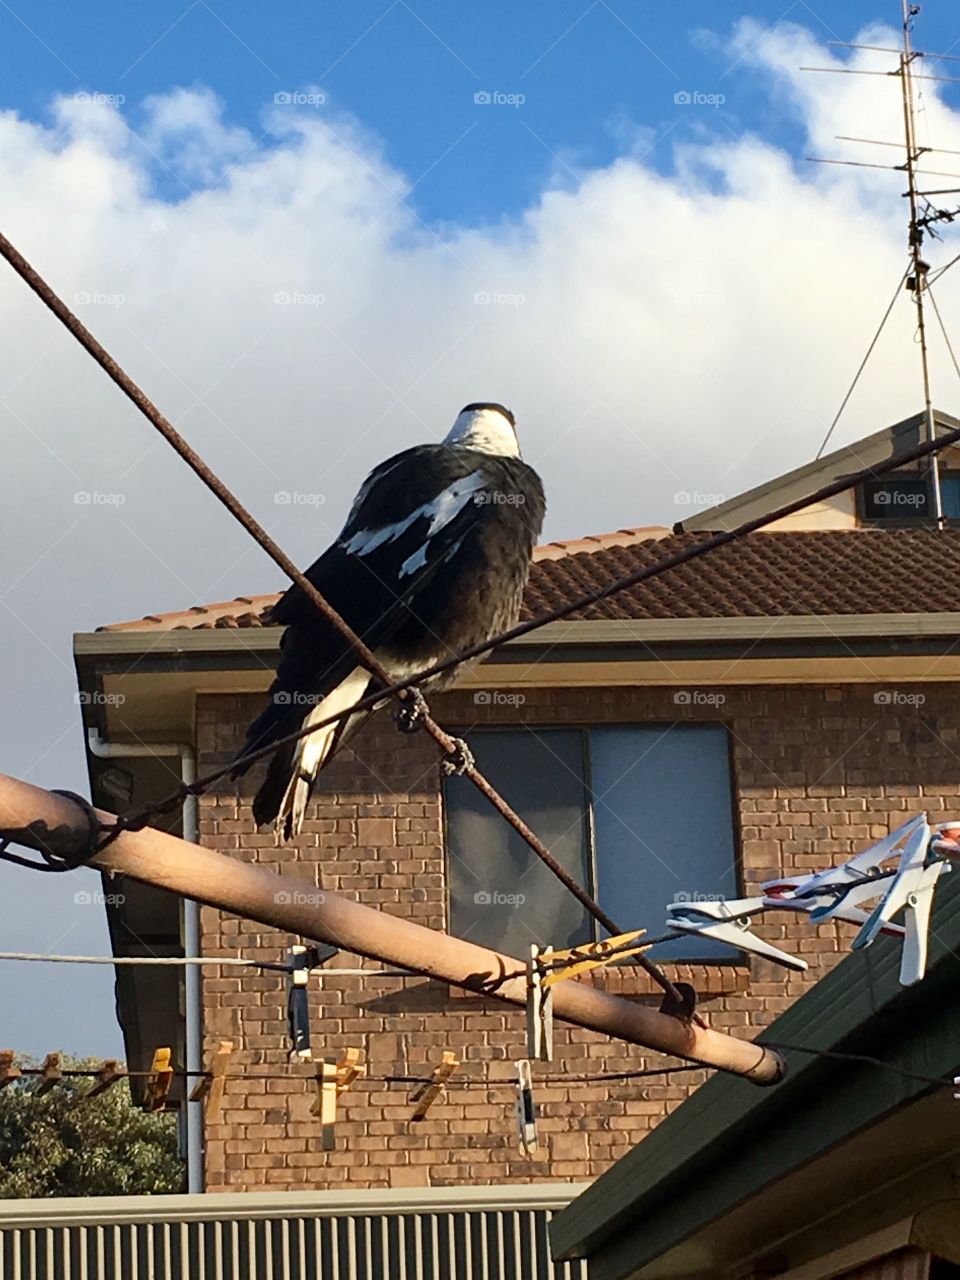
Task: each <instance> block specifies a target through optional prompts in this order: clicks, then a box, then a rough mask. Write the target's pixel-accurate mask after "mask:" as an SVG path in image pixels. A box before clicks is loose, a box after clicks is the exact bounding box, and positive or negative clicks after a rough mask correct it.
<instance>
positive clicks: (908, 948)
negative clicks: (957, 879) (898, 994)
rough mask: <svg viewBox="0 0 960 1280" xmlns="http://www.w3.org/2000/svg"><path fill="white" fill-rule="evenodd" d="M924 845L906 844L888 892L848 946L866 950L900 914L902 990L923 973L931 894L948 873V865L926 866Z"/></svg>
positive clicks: (919, 841) (915, 841)
mask: <svg viewBox="0 0 960 1280" xmlns="http://www.w3.org/2000/svg"><path fill="white" fill-rule="evenodd" d="M918 836H919V833H918ZM928 845H929V840H924V839H920V838H915V839H912V840H910V841H908V842H907V844H906V845H905V846H904V850H903V853H902V855H901V859H900V866H899V868H898V869H897V872H896V874H895V875H894V876H893V878H892V881H891V884H890V887H889V889H888V890H887V892H886V893H885V894H884V896H883V897H882V898H881V900H880V901H879V902H878V903H877V905H876V906H875V907H874V909H873V911H872V912H871V914H870V917H869V919H868V920H867V922H866V924H864V926H863V928H862V929H861V930H860V932H859V933H858V934H857V936H856V937H855V938H854V940H853V943H852V944H851V945H852V947H853V950H854V951H859V950H861V949H862V948H863V947H869V946H870V944H871V943H872V942H873V940H874V939H875V938H876V936H877V934H878V933H879V932H880V931H881V929H882V928H883V927H884V926H885V925H886V924H887V923H888V922H889V920H890V918H891V917H892V916H894V915H896V914H897V912H898V911H900V910H904V922H905V928H906V933H905V935H904V939H903V954H902V957H901V960H900V983H901V985H902V986H904V987H911V986H913V984H914V983H916V982H919V981H920V979H921V978H922V977H923V976H924V974H925V973H926V970H927V944H928V940H929V934H930V916H931V913H932V911H933V894H934V890H935V888H936V886H937V881H938V880H939V879H940V876H941V875H942V874H943V872H944V871H949V870H951V869H952V868H951V866H950V863H948V862H941V861H937V862H928V861H927V850H928Z"/></svg>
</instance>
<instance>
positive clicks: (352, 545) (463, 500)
mask: <svg viewBox="0 0 960 1280" xmlns="http://www.w3.org/2000/svg"><path fill="white" fill-rule="evenodd" d="M485 486H486V481H485V480H484V477H483V473H482V472H481V471H473V472H471V473H470V475H468V476H464V477H463V478H462V479H460V480H455V481H454V482H453V484H451V485H448V486H447V488H446V489H443V490H441V492H440V493H438V494H437V496H436V497H435V498H433V499H432V500H431V501H430V502H425V503H424V504H423V505H422V506H420V507H417V508H416V510H414V511H411V512H410V514H409V515H408V516H406V517H405V518H404V519H403V520H398V521H397V522H396V523H395V524H387V525H383V527H382V528H380V529H359V530H358V531H357V532H356V533H355V534H353V535H352V536H351V537H350V538H348V539H347V540H346V542H341V543H340V546H341V547H343V549H344V551H346V552H348V553H349V554H350V555H356V556H367V555H369V554H370V553H371V552H372V551H376V550H377V548H378V547H382V546H383V545H384V543H387V542H394V541H396V539H397V538H400V537H402V536H403V534H405V533H406V531H407V530H408V529H409V528H410V526H411V525H412V524H414V523H415V522H416V521H417V520H419V519H420V518H421V517H423V518H424V519H429V521H430V524H429V525H428V527H427V539H428V540H429V539H430V538H432V537H434V536H435V535H436V534H438V533H439V532H440V530H441V529H444V528H446V526H447V525H448V524H449V523H450V522H451V520H454V519H456V517H457V516H458V515H459V514H460V512H461V511H462V510H463V508H464V507H465V506H466V505H467V503H468V502H472V501H473V498H474V495H475V494H477V493H479V492H480V491H481V490H482V489H483V488H485ZM426 562H427V543H426V542H425V543H424V544H423V546H422V547H420V548H419V549H418V550H417V551H415V552H414V553H413V554H412V555H410V556H408V557H407V559H406V560H404V562H403V564H402V565H401V566H400V575H399V576H400V577H401V578H402V577H404V576H405V575H406V574H408V573H414V572H415V571H416V570H417V569H422V568H423V566H424V565H425V564H426Z"/></svg>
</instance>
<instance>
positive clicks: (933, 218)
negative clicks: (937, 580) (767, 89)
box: [800, 0, 960, 526]
mask: <svg viewBox="0 0 960 1280" xmlns="http://www.w3.org/2000/svg"><path fill="white" fill-rule="evenodd" d="M900 11H901V30H902V42H901V46H900V48H899V49H892V48H887V47H885V46H883V45H872V44H848V43H846V42H845V41H841V40H831V41H829V43H830V44H831V45H834V46H838V47H840V48H844V49H863V50H870V51H872V52H875V53H895V54H896V55H897V67H896V70H891V71H872V70H865V69H860V68H857V67H801V68H800V70H801V71H816V72H824V73H827V74H833V75H854V76H895V77H898V78H899V80H900V92H901V98H902V102H903V141H902V142H893V141H887V140H885V139H880V138H857V137H850V136H849V135H846V134H837V140H838V141H840V142H856V143H862V144H865V145H868V146H875V147H902V148H904V151H905V159H904V161H903V163H902V164H892V165H887V164H874V163H871V162H868V161H862V160H838V159H828V158H826V157H821V156H808V157H807V159H808V160H811V161H812V162H813V163H814V164H841V165H850V166H853V167H855V168H860V169H889V170H891V171H892V172H894V173H903V174H904V175H905V176H906V179H907V189H906V191H904V192H903V193H902V194H903V196H904V198H905V199H906V200H907V201H908V205H909V211H910V223H909V231H908V237H907V246H908V249H909V255H910V261H909V266H908V267H907V270H906V272H905V275H904V283H905V285H906V288H907V289H908V290H909V291H910V293H911V295H912V297H913V301H914V305H915V306H916V309H917V341H918V344H919V347H920V368H921V373H922V377H923V402H924V423H925V428H926V436H927V439H928V440H929V441H930V442H931V443H932V442H933V441H934V440H935V439H936V423H935V420H934V415H933V401H932V399H931V394H930V358H929V356H930V353H929V347H928V342H927V312H926V300H927V298H928V297H929V299H930V303H931V305H932V307H933V311H934V314H935V315H936V318H937V321H938V322H939V325H940V328H941V331H942V333H943V337H944V340H945V342H946V344H947V348H948V350H949V351H950V354H951V357H953V348H952V346H951V345H950V339H949V337H948V336H947V331H946V328H945V326H944V323H943V319H942V317H941V315H940V311H939V308H938V307H937V303H936V299H935V298H934V296H933V293H932V291H931V288H930V286H931V284H932V283H933V280H935V279H938V278H939V277H940V276H941V275H943V273H944V272H945V271H946V270H947V268H948V267H950V266H951V265H952V263H947V265H946V266H945V267H941V268H940V269H939V270H938V271H935V272H933V273H932V275H931V271H930V264H929V263H928V262H926V261H925V260H924V257H923V242H924V239H925V238H926V237H927V236H928V235H929V236H930V237H931V238H932V239H939V238H940V236H939V232H938V231H937V227H938V226H939V225H940V224H941V223H950V222H953V221H954V220H955V219H956V218H958V217H960V206H958V207H957V208H953V209H947V208H939V207H937V206H936V205H935V204H933V203H932V202H931V200H930V197H931V196H944V195H960V188H958V187H940V188H936V189H933V190H929V191H921V190H920V185H919V183H918V178H920V177H921V176H922V177H939V178H955V179H957V180H960V173H950V172H945V171H944V170H940V169H929V168H926V165H927V164H928V163H929V161H927V160H926V159H924V157H926V156H933V155H944V156H957V155H960V151H951V150H946V149H944V148H942V147H930V146H921V145H920V144H919V143H918V141H917V129H916V101H915V96H914V94H915V87H914V86H915V82H916V81H918V80H933V81H937V82H940V83H950V84H960V77H957V76H945V75H928V74H926V73H925V72H919V73H918V72H917V70H916V66H915V64H916V63H917V62H918V60H921V59H924V58H931V59H932V60H933V61H934V63H939V62H960V56H956V55H950V54H945V53H937V54H931V53H927V52H924V51H923V50H919V49H914V47H913V40H912V32H913V23H914V19H915V18H916V17H917V16H918V14H919V13H920V5H919V4H915V3H912V2H911V0H900ZM921 65H923V64H922V63H921ZM933 163H936V161H934V162H933ZM921 165H923V167H921ZM958 257H960V255H958ZM956 260H957V259H954V260H953V261H956ZM898 293H899V286H898ZM892 309H893V308H892V304H891V306H890V307H889V308H888V309H887V312H886V315H885V316H884V318H883V321H882V322H881V326H880V328H881V329H882V328H883V325H884V324H885V323H886V320H887V317H888V316H889V314H890V311H891V310H892ZM879 336H880V331H879V330H878V332H877V335H876V337H875V338H874V340H873V343H871V345H870V348H869V350H868V352H867V358H869V355H870V352H871V351H872V350H873V346H874V344H875V343H876V340H877V338H878V337H879ZM956 363H957V362H956V358H955V357H954V364H955V365H956ZM865 364H866V359H864V362H863V364H861V366H860V369H859V370H858V373H857V378H859V376H860V373H862V372H863V367H864V365H865ZM957 372H958V374H960V367H958V369H957ZM854 385H856V379H854ZM852 391H853V387H851V388H850V392H852ZM850 392H848V393H847V397H846V398H845V399H844V402H843V404H842V405H841V407H840V413H842V412H843V409H844V407H845V406H846V403H847V400H848V399H849V398H850ZM839 417H840V414H839V413H838V414H837V417H836V418H835V419H834V421H833V425H832V426H831V428H830V431H829V432H828V433H827V439H829V438H830V434H832V431H833V427H835V426H836V424H837V421H838V420H839ZM825 445H826V440H825V441H824V443H823V445H821V447H820V452H821V453H822V452H823V449H824V447H825ZM817 456H818V457H819V456H820V455H819V454H818V455H817ZM928 478H929V484H930V498H931V507H932V512H933V516H934V518H935V520H936V522H937V525H938V526H941V525H942V524H943V518H944V517H943V499H942V494H941V490H940V468H939V462H938V455H937V454H936V453H933V454H931V455H930V461H929V463H928Z"/></svg>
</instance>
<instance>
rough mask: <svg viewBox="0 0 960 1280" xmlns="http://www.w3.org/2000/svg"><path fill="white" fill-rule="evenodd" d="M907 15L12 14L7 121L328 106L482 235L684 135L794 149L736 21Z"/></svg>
mask: <svg viewBox="0 0 960 1280" xmlns="http://www.w3.org/2000/svg"><path fill="white" fill-rule="evenodd" d="M898 13H899V5H898V4H897V3H896V0H886V2H885V3H879V2H874V3H871V2H869V0H867V2H864V0H857V2H855V3H845V4H844V5H842V6H836V5H826V4H818V5H809V4H806V3H803V0H797V2H796V3H794V4H790V5H785V4H784V3H783V2H782V0H773V2H771V0H755V2H754V3H752V4H750V5H748V6H745V7H740V6H739V5H738V6H734V5H730V4H725V5H718V4H717V3H715V2H713V3H710V2H708V0H684V3H682V4H679V5H655V4H651V3H647V2H646V0H643V2H641V3H638V2H637V0H615V3H607V0H550V2H549V3H547V2H545V0H539V2H530V0H526V2H525V3H522V4H517V3H508V2H505V0H483V3H480V2H479V0H458V3H456V4H451V3H449V2H444V0H417V3H416V4H410V3H407V0H351V3H349V4H343V3H329V2H328V0H323V2H322V3H315V2H307V0H292V2H289V0H288V3H286V4H284V5H283V6H271V5H263V4H260V3H251V0H241V2H239V3H238V2H236V0H235V2H234V3H231V4H225V3H223V0H219V2H218V0H191V2H190V3H185V0H175V2H174V0H156V2H155V3H152V4H150V5H146V6H145V5H130V4H128V3H119V2H109V0H99V2H98V3H95V4H92V5H75V4H70V3H65V2H63V0H57V2H55V3H49V4H45V5H43V6H33V7H30V8H28V7H27V6H25V5H21V4H19V3H15V4H12V5H11V4H7V3H6V0H5V2H4V4H3V6H2V8H0V85H2V90H0V93H2V106H4V107H13V108H15V109H17V110H19V111H20V112H22V113H24V114H25V115H27V116H29V117H32V118H36V119H40V120H43V119H47V118H49V104H50V101H51V98H52V97H53V95H54V94H56V93H58V92H59V93H63V92H69V93H72V92H75V91H77V90H89V91H94V92H99V93H103V94H109V95H123V97H124V98H125V99H126V101H125V102H124V104H123V106H122V111H123V114H124V115H125V117H127V118H128V119H129V120H130V122H131V123H132V124H133V126H134V127H137V126H138V124H139V123H140V122H141V121H142V118H143V108H142V103H143V100H144V99H145V98H146V97H148V96H149V95H151V94H156V93H162V92H167V91H169V90H170V89H171V88H173V87H174V86H178V85H179V86H184V87H195V86H198V85H205V86H208V87H210V88H211V89H213V91H214V92H215V93H216V94H218V95H219V96H220V97H221V98H222V100H223V102H224V103H225V106H226V118H227V120H228V121H229V122H230V123H231V124H236V125H242V126H245V127H246V128H248V129H249V130H250V131H252V133H253V135H254V136H255V137H256V136H258V135H259V134H260V132H261V127H262V111H263V108H264V106H265V105H267V104H269V103H271V102H272V101H273V98H274V95H275V94H277V93H284V92H290V93H296V92H298V91H300V92H310V91H311V90H317V89H319V90H320V91H321V92H322V93H323V94H324V95H326V99H327V101H326V104H325V106H323V107H318V108H317V110H318V111H323V110H330V109H333V110H336V111H337V112H349V113H351V114H352V115H353V116H354V117H355V118H356V119H357V120H358V121H359V122H361V124H362V125H363V127H364V128H365V129H366V130H368V131H370V133H371V134H372V135H374V136H375V137H376V138H377V139H379V140H380V142H381V143H382V146H383V149H384V154H385V157H386V159H387V160H388V162H389V163H390V164H391V165H392V166H393V167H395V168H397V169H398V170H400V171H401V172H403V173H404V174H405V175H407V177H408V178H409V180H410V181H411V182H414V183H415V184H416V189H415V195H414V197H413V201H414V203H415V205H416V207H417V209H418V211H419V213H420V214H421V216H422V217H424V219H425V220H427V221H428V222H431V223H432V222H434V221H441V220H444V219H455V220H456V221H457V222H458V223H461V224H467V225H476V224H482V223H487V222H491V221H496V220H497V219H498V218H500V217H501V216H503V215H511V214H516V213H518V212H519V211H521V210H522V209H524V208H526V207H527V206H528V205H529V203H530V202H531V201H532V200H533V199H534V198H535V197H536V196H537V194H538V193H539V192H540V191H541V190H542V189H543V187H544V186H545V185H547V184H549V183H550V182H557V181H559V182H564V181H565V180H568V179H569V177H570V174H569V171H568V168H567V167H568V166H569V167H570V168H572V169H574V170H576V169H578V168H579V167H580V166H587V167H593V166H598V165H605V164H608V163H609V162H610V161H611V160H612V159H613V158H614V157H615V156H616V155H618V154H619V153H621V152H622V151H623V150H624V148H625V146H627V145H639V146H640V147H641V148H642V149H643V150H644V151H646V149H647V147H650V151H649V161H650V163H651V164H652V165H654V166H655V167H663V168H664V169H669V168H670V166H671V164H672V159H671V148H670V146H667V145H664V141H665V140H666V139H667V138H669V141H670V143H671V144H675V143H677V142H679V141H681V140H682V139H683V138H684V137H685V136H689V135H700V134H702V132H703V131H704V130H716V131H717V132H718V133H719V134H720V135H721V136H722V135H723V134H724V133H725V132H727V131H733V132H734V133H741V132H742V131H744V130H751V131H757V132H758V133H760V134H761V135H762V136H764V137H765V138H768V139H770V140H771V141H773V142H775V143H777V144H778V145H785V146H788V147H791V148H795V147H796V146H798V145H799V142H800V132H799V130H798V129H797V127H796V122H795V121H794V120H792V119H791V118H790V117H789V116H788V115H786V114H784V113H778V112H771V111H770V110H769V101H768V98H767V95H766V93H765V90H764V86H763V83H762V80H761V78H759V77H758V76H757V75H756V73H755V71H751V69H750V68H749V66H748V65H747V64H746V63H745V62H744V61H743V60H739V61H738V60H737V59H735V58H734V57H733V56H731V54H730V52H729V50H728V49H726V48H725V47H724V43H723V42H724V40H725V38H726V37H727V36H729V33H730V29H731V26H732V24H733V23H734V21H736V20H738V19H740V18H743V17H752V18H754V19H756V20H757V21H758V22H759V23H761V24H763V25H764V26H774V25H778V24H780V25H782V24H785V23H797V24H800V25H802V26H804V27H806V28H807V29H809V30H810V32H811V33H812V34H813V35H814V36H815V37H817V38H818V39H821V40H830V39H840V40H849V39H851V38H853V36H854V34H855V32H856V31H857V30H858V29H860V28H861V27H863V26H864V25H867V24H870V23H873V22H877V21H884V22H888V23H893V22H895V21H896V20H897V17H898ZM919 22H920V26H919V29H918V42H919V43H920V45H921V47H926V48H930V49H934V50H936V51H938V52H946V51H947V50H948V49H950V48H952V47H953V44H954V42H955V41H956V39H957V27H956V22H955V19H954V18H953V17H952V16H951V6H950V5H949V4H946V3H942V2H941V3H935V4H929V5H925V6H924V11H923V13H922V15H921V18H920V20H919ZM684 90H687V91H699V92H701V93H707V94H722V95H723V97H724V99H725V101H724V102H723V104H722V106H721V107H719V108H717V110H716V113H715V114H713V115H710V114H709V113H706V112H703V111H689V112H686V113H680V114H678V112H677V110H676V107H675V104H674V95H675V94H676V93H678V92H682V91H684ZM484 91H487V92H490V93H494V92H497V91H499V92H500V93H502V94H506V95H522V96H523V99H524V101H523V102H522V105H521V106H519V107H513V106H510V105H508V104H503V105H499V106H498V105H496V104H491V107H490V109H486V110H478V109H477V106H476V105H475V103H474V100H473V99H474V94H476V93H478V92H484ZM951 94H952V87H949V88H947V93H946V96H947V97H948V100H949V98H950V97H951ZM841 125H842V122H838V131H840V132H842V128H841ZM156 177H157V181H158V183H159V184H160V186H161V189H166V190H167V192H168V194H169V196H170V198H172V199H177V198H181V197H182V196H183V194H184V187H183V186H182V185H181V184H180V183H179V182H178V181H177V180H176V179H173V178H172V177H171V175H170V174H169V173H164V172H162V171H161V172H158V173H157V175H156ZM187 181H188V183H189V182H190V179H189V178H188V179H187Z"/></svg>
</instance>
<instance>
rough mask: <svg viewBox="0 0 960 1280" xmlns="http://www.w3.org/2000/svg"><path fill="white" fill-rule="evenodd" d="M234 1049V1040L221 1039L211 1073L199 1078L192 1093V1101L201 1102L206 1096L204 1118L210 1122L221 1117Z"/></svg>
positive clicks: (211, 1065) (211, 1066) (212, 1122)
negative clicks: (228, 1071) (228, 1069)
mask: <svg viewBox="0 0 960 1280" xmlns="http://www.w3.org/2000/svg"><path fill="white" fill-rule="evenodd" d="M233 1049H234V1044H233V1041H232V1040H221V1041H220V1047H219V1048H218V1049H217V1051H216V1053H215V1054H214V1055H213V1061H212V1062H211V1064H210V1074H209V1075H206V1076H203V1077H202V1078H201V1079H200V1080H198V1081H197V1083H196V1084H195V1085H194V1086H193V1090H192V1092H191V1094H190V1101H191V1102H201V1101H202V1100H203V1099H204V1098H206V1100H207V1105H206V1107H205V1108H204V1120H205V1121H206V1122H207V1123H208V1124H214V1123H215V1122H216V1121H217V1120H218V1119H219V1118H220V1108H221V1106H222V1104H223V1094H224V1090H225V1089H226V1087H227V1068H228V1067H229V1066H230V1059H231V1057H232V1056H233Z"/></svg>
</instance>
